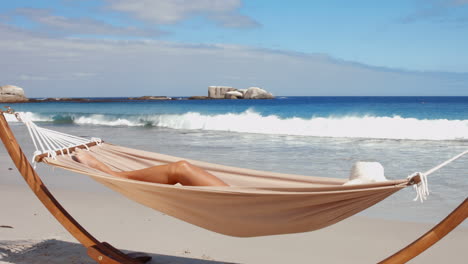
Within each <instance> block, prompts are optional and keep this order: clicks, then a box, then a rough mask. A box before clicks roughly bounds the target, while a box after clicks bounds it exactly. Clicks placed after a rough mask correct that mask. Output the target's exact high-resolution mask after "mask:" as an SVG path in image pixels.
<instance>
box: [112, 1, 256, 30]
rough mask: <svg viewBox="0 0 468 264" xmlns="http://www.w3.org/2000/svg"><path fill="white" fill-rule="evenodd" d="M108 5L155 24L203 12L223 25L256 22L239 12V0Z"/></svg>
mask: <svg viewBox="0 0 468 264" xmlns="http://www.w3.org/2000/svg"><path fill="white" fill-rule="evenodd" d="M107 2H109V4H110V5H109V8H110V9H111V10H114V11H120V12H124V13H128V14H130V15H132V16H133V17H135V18H137V19H140V20H144V21H149V22H152V23H156V24H174V23H177V22H180V21H182V20H185V19H187V18H189V17H191V16H194V15H204V16H206V17H207V18H208V19H212V20H214V21H216V22H218V23H220V24H221V25H223V26H226V27H253V26H258V23H257V22H256V21H254V20H253V19H252V18H250V17H248V16H245V15H242V14H240V13H239V12H238V9H239V8H240V7H241V6H242V2H241V0H157V1H156V0H139V1H136V0H107Z"/></svg>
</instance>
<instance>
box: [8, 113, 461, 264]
mask: <svg viewBox="0 0 468 264" xmlns="http://www.w3.org/2000/svg"><path fill="white" fill-rule="evenodd" d="M5 114H13V111H12V110H11V109H9V108H8V110H6V111H4V110H2V109H0V137H1V139H2V141H3V144H4V145H5V148H6V149H7V151H8V154H9V155H10V157H11V159H12V160H13V162H14V163H15V165H16V168H18V171H19V172H20V173H21V175H22V176H23V178H24V180H25V181H26V183H27V184H28V185H29V187H30V188H31V190H32V191H33V192H34V193H35V194H36V196H37V197H38V198H39V200H40V201H41V202H42V203H43V204H44V206H45V207H46V208H47V209H48V210H49V212H50V213H51V214H52V215H53V216H54V217H55V218H56V219H57V221H59V223H60V224H62V226H63V227H65V229H67V231H68V232H69V233H70V234H71V235H73V236H74V237H75V238H76V239H77V240H78V241H79V242H80V243H81V244H82V245H83V246H84V247H86V248H87V252H88V255H89V256H90V257H91V258H92V259H94V260H95V261H96V262H97V263H102V264H117V263H128V264H142V263H146V262H148V261H150V260H151V257H149V256H141V257H131V256H129V255H127V254H125V253H123V252H121V251H120V250H118V249H116V248H114V247H113V246H112V245H110V244H109V243H107V242H100V241H99V240H97V239H96V238H94V237H93V236H92V235H91V234H90V233H88V232H87V231H86V229H84V228H83V227H82V226H81V225H80V224H79V223H78V222H77V221H76V220H75V219H74V218H73V217H72V216H71V215H70V214H69V213H68V212H67V211H66V210H65V209H64V208H63V207H62V205H61V204H60V203H59V202H58V201H57V200H56V199H55V198H54V196H53V195H52V193H50V192H49V190H48V189H47V187H46V186H45V184H44V183H43V182H42V180H41V178H40V177H39V175H38V174H37V173H36V171H35V170H34V168H33V167H32V166H31V164H30V163H29V161H28V159H27V157H26V155H25V154H24V152H23V151H22V150H21V147H20V146H19V144H18V142H17V140H16V138H15V136H14V135H13V132H12V131H11V128H10V126H9V125H8V122H7V121H6V118H5V116H4V115H5ZM467 217H468V198H467V199H465V200H464V201H463V202H462V203H461V204H460V205H459V206H458V207H457V208H456V209H455V210H453V211H452V213H450V214H449V215H448V216H447V217H446V218H445V219H444V220H442V221H441V222H440V223H439V224H437V225H436V226H435V227H434V228H432V229H431V230H430V231H428V232H427V233H426V234H424V235H422V236H421V237H420V238H418V239H417V240H415V241H414V242H413V243H411V244H410V245H408V246H406V247H405V248H403V249H402V250H400V251H399V252H397V253H395V254H394V255H392V256H390V257H388V258H386V259H385V260H383V261H381V262H380V263H382V264H390V263H405V262H407V261H409V260H411V259H412V258H414V257H416V256H417V255H419V254H420V253H422V252H423V251H425V250H426V249H428V248H429V247H430V246H432V245H433V244H435V243H437V242H438V241H439V240H440V239H442V238H443V237H444V236H445V235H447V234H448V233H449V232H450V231H452V230H453V229H454V228H456V227H457V226H458V225H459V224H461V223H462V222H463V221H464V220H465V219H466V218H467Z"/></svg>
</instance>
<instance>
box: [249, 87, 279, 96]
mask: <svg viewBox="0 0 468 264" xmlns="http://www.w3.org/2000/svg"><path fill="white" fill-rule="evenodd" d="M273 98H274V96H273V95H272V94H271V93H269V92H267V91H265V90H263V89H261V88H258V87H250V88H249V89H247V91H246V92H245V94H244V99H273Z"/></svg>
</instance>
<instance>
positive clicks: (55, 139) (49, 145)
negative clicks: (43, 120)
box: [15, 113, 102, 168]
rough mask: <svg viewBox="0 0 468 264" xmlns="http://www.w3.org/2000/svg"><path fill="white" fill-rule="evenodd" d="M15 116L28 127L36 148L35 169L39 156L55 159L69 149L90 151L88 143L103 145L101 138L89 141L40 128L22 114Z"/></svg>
mask: <svg viewBox="0 0 468 264" xmlns="http://www.w3.org/2000/svg"><path fill="white" fill-rule="evenodd" d="M15 116H16V117H17V119H18V120H19V121H21V122H23V123H24V124H25V125H26V127H27V129H28V132H29V135H30V136H31V139H32V141H33V143H34V147H35V148H36V151H34V154H33V158H32V163H33V165H34V168H36V157H37V156H39V155H42V154H47V157H49V158H53V159H55V158H56V156H57V153H56V152H57V151H59V152H60V154H62V155H63V154H65V152H64V150H65V149H68V148H73V147H78V146H83V147H85V148H86V149H87V150H89V147H88V146H87V144H88V143H93V142H95V143H96V145H98V146H100V145H101V143H102V140H101V139H100V138H95V137H93V138H91V139H88V138H83V137H77V136H74V135H70V134H65V133H61V132H58V131H55V130H50V129H47V128H43V127H39V126H38V125H36V124H35V123H34V122H33V121H32V120H31V119H29V118H28V117H26V116H25V115H22V114H20V113H16V114H15ZM67 154H68V155H71V153H70V151H67Z"/></svg>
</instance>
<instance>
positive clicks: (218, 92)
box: [208, 86, 236, 99]
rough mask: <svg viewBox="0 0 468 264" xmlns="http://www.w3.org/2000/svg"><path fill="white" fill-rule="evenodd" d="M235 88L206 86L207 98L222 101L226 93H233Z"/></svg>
mask: <svg viewBox="0 0 468 264" xmlns="http://www.w3.org/2000/svg"><path fill="white" fill-rule="evenodd" d="M235 90H236V88H233V87H230V86H208V97H209V98H212V99H224V95H225V94H226V93H227V92H230V91H235Z"/></svg>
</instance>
